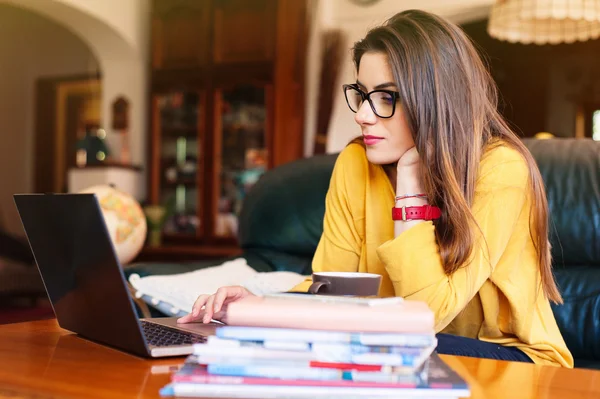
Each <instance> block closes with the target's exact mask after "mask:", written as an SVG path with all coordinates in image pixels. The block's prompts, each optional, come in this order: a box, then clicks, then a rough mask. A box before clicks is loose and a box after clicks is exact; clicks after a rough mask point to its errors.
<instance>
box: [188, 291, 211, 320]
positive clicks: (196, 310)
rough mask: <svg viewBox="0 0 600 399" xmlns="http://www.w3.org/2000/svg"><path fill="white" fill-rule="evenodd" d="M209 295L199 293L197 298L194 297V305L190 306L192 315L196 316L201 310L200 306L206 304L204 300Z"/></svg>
mask: <svg viewBox="0 0 600 399" xmlns="http://www.w3.org/2000/svg"><path fill="white" fill-rule="evenodd" d="M209 297H210V295H206V294H204V295H200V296H199V297H198V299H196V302H194V306H193V307H192V316H194V318H196V317H198V315H199V314H200V311H201V310H202V307H203V306H204V305H206V301H207V300H208V298H209Z"/></svg>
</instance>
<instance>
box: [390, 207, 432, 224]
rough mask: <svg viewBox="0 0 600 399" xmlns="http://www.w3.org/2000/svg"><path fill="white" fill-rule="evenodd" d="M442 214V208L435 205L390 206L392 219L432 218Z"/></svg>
mask: <svg viewBox="0 0 600 399" xmlns="http://www.w3.org/2000/svg"><path fill="white" fill-rule="evenodd" d="M440 216H442V210H441V209H440V208H438V207H437V206H431V205H422V206H399V207H394V208H392V219H393V220H402V221H405V222H406V221H407V220H433V219H438V218H439V217H440Z"/></svg>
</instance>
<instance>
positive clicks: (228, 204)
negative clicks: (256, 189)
mask: <svg viewBox="0 0 600 399" xmlns="http://www.w3.org/2000/svg"><path fill="white" fill-rule="evenodd" d="M266 97H267V96H266V88H265V87H264V86H250V85H240V86H235V87H233V88H228V89H221V90H217V92H216V94H215V105H216V108H215V110H216V121H215V122H216V123H215V142H214V143H215V168H214V180H213V181H214V195H213V199H214V208H215V209H214V213H213V214H214V215H215V217H214V230H213V235H215V236H217V237H236V236H237V231H238V217H239V213H240V210H241V207H242V202H243V200H244V197H245V196H246V195H247V193H248V191H249V190H250V189H251V188H252V186H253V185H254V184H255V183H256V181H257V180H258V179H259V178H260V176H261V175H262V174H263V173H264V172H265V171H266V169H267V165H268V161H267V160H268V154H267V136H268V135H267V130H268V129H267V102H266Z"/></svg>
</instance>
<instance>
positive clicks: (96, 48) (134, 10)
mask: <svg viewBox="0 0 600 399" xmlns="http://www.w3.org/2000/svg"><path fill="white" fill-rule="evenodd" d="M3 2H6V3H9V4H13V5H15V6H19V7H23V8H26V9H29V10H32V11H34V12H36V13H39V14H41V15H43V16H45V17H47V18H50V19H52V20H54V21H56V22H58V23H60V24H62V25H63V26H65V27H66V28H67V29H68V30H70V31H71V32H73V33H74V34H76V35H77V36H78V37H79V38H80V39H81V40H82V41H84V42H85V43H86V44H87V45H88V46H89V47H90V49H91V50H92V52H93V53H94V55H95V56H96V57H97V59H98V63H99V65H100V69H101V71H102V121H103V123H102V124H103V127H104V128H105V130H106V132H107V141H108V144H109V146H110V147H111V150H112V152H113V154H117V153H119V151H120V147H121V143H120V138H119V135H118V134H117V133H114V132H112V131H111V129H110V125H111V112H110V109H111V104H112V103H113V101H114V100H115V99H116V98H118V97H120V96H125V97H126V98H127V99H129V101H130V132H129V139H130V150H131V159H132V162H133V163H134V164H136V165H141V166H142V167H144V173H142V175H141V176H140V181H141V182H142V187H141V189H140V192H142V193H144V192H145V182H146V177H145V171H146V169H147V168H146V143H147V98H146V97H147V80H148V70H147V67H148V53H149V50H148V42H149V36H150V34H149V21H150V16H149V12H150V3H149V0H126V1H125V0H0V3H3ZM144 196H145V194H144Z"/></svg>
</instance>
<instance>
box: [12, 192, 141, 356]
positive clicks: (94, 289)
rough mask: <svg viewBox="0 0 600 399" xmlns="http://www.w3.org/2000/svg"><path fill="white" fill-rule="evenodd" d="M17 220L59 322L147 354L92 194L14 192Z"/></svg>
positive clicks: (87, 335)
mask: <svg viewBox="0 0 600 399" xmlns="http://www.w3.org/2000/svg"><path fill="white" fill-rule="evenodd" d="M14 200H15V203H16V205H17V209H18V211H19V215H20V217H21V222H22V223H23V227H24V229H25V233H26V234H27V239H28V240H29V244H30V246H31V250H32V252H33V255H34V257H35V260H36V263H37V266H38V269H39V271H40V274H41V277H42V280H43V281H44V285H45V287H46V292H47V293H48V297H49V299H50V302H51V303H52V306H53V308H54V313H55V314H56V318H57V320H58V323H59V325H60V326H61V327H62V328H65V329H67V330H70V331H73V332H76V333H78V334H80V335H81V336H83V337H86V338H88V339H90V340H94V341H98V342H102V343H104V344H107V345H111V346H114V347H117V348H120V349H124V350H127V351H130V352H134V353H136V354H139V355H143V356H145V355H147V353H148V350H147V348H146V345H145V341H144V338H143V336H142V332H141V330H140V326H139V324H138V321H137V314H136V312H135V308H134V305H133V302H132V300H131V298H130V297H129V292H128V290H127V285H126V281H125V277H124V275H123V272H122V270H121V266H120V264H119V261H118V258H117V257H116V254H115V251H114V248H113V245H112V242H111V240H110V237H109V235H108V231H107V228H106V224H105V223H104V218H103V216H102V212H101V210H100V205H99V203H98V200H97V198H96V196H95V195H94V194H18V195H15V196H14Z"/></svg>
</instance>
